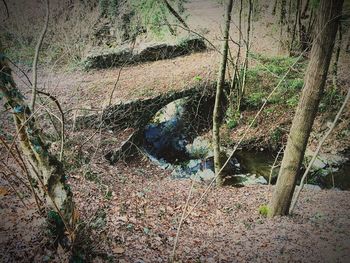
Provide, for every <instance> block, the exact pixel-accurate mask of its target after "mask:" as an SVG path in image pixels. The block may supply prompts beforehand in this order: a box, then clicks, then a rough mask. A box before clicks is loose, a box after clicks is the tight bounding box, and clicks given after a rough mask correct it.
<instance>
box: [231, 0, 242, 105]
mask: <svg viewBox="0 0 350 263" xmlns="http://www.w3.org/2000/svg"><path fill="white" fill-rule="evenodd" d="M242 12H243V0H241V1H240V7H239V18H238V31H239V32H238V34H239V38H238V50H237V57H236V63H235V69H234V74H233V76H232V82H231V90H233V89H234V87H237V89H236V90H237V111H239V110H240V107H241V106H240V105H241V81H240V74H239V68H240V65H239V64H240V57H241V46H242Z"/></svg>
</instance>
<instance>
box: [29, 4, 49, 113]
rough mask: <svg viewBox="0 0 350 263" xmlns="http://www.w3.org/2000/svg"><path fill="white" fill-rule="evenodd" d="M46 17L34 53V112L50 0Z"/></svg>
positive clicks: (32, 100) (31, 102) (31, 104)
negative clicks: (39, 64) (38, 69)
mask: <svg viewBox="0 0 350 263" xmlns="http://www.w3.org/2000/svg"><path fill="white" fill-rule="evenodd" d="M45 2H46V17H45V24H44V27H43V30H42V32H41V34H40V37H39V40H38V43H37V45H36V47H35V54H34V60H33V68H32V71H33V85H32V99H31V101H30V110H31V112H34V107H35V100H36V93H37V91H36V89H37V87H36V86H37V81H38V71H37V67H38V59H39V52H40V48H41V45H42V43H43V40H44V37H45V34H46V31H47V27H48V25H49V15H50V9H49V0H46V1H45Z"/></svg>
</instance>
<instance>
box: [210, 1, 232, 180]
mask: <svg viewBox="0 0 350 263" xmlns="http://www.w3.org/2000/svg"><path fill="white" fill-rule="evenodd" d="M232 6H233V0H228V2H227V9H226V14H225V22H226V24H225V32H224V41H223V43H222V57H221V63H220V70H219V75H218V80H217V85H216V96H215V105H214V112H213V148H214V167H215V173H218V172H219V171H220V169H221V165H222V164H221V161H220V108H221V107H220V103H221V97H222V93H223V88H224V83H225V74H226V65H227V54H228V38H229V34H230V24H231V12H232ZM222 184H223V178H222V175H220V174H217V178H216V185H217V186H222Z"/></svg>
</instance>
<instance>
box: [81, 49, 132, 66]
mask: <svg viewBox="0 0 350 263" xmlns="http://www.w3.org/2000/svg"><path fill="white" fill-rule="evenodd" d="M132 59H133V53H132V51H131V50H130V49H129V48H121V49H111V50H108V51H105V52H102V53H98V52H96V51H95V52H93V53H90V54H88V55H87V56H86V58H85V60H84V61H83V65H84V69H86V70H88V69H96V68H99V69H103V68H110V67H118V66H122V65H124V64H126V63H128V62H131V61H132Z"/></svg>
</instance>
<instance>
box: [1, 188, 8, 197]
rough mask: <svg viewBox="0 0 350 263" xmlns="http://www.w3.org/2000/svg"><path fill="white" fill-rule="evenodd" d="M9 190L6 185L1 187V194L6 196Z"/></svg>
mask: <svg viewBox="0 0 350 263" xmlns="http://www.w3.org/2000/svg"><path fill="white" fill-rule="evenodd" d="M8 193H9V191H8V190H7V189H6V188H5V187H0V196H5V195H7V194H8Z"/></svg>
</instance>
